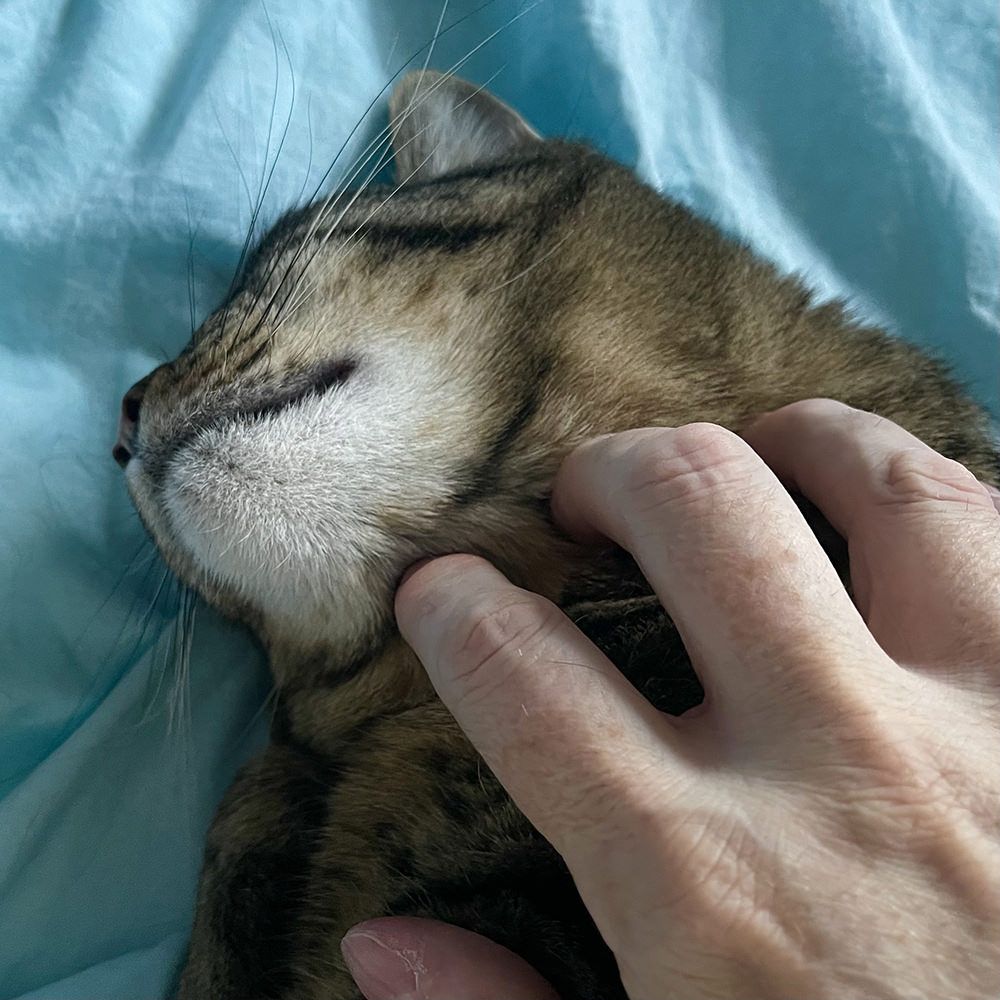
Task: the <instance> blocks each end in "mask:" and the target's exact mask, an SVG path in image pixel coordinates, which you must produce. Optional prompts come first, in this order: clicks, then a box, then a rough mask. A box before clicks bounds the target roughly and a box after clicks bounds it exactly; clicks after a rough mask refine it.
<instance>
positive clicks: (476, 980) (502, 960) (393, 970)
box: [340, 917, 558, 1000]
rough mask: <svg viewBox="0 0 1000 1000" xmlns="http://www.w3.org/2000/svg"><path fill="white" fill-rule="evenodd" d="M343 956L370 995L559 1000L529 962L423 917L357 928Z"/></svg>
mask: <svg viewBox="0 0 1000 1000" xmlns="http://www.w3.org/2000/svg"><path fill="white" fill-rule="evenodd" d="M340 947H341V952H342V954H343V956H344V961H345V962H346V963H347V967H348V969H349V970H350V972H351V975H352V976H353V977H354V980H355V982H356V983H357V984H358V987H359V988H360V989H361V991H362V993H363V994H364V995H365V996H366V997H368V998H370V1000H376V998H378V1000H447V998H450V997H456V996H461V997H465V998H467V1000H487V998H495V997H500V996H502V997H506V998H508V1000H558V998H557V996H556V993H555V991H554V990H553V989H552V987H551V986H550V985H549V983H548V982H546V980H545V979H543V978H542V977H541V976H540V975H539V974H538V973H537V972H536V971H535V970H534V969H533V968H532V967H531V966H530V965H528V963H527V962H525V961H524V959H522V958H521V957H520V956H518V955H516V954H514V952H512V951H509V950H508V949H507V948H504V947H503V946H502V945H499V944H497V943H496V942H494V941H490V940H489V939H488V938H484V937H481V936H480V935H478V934H474V933H473V932H472V931H467V930H464V929H463V928H461V927H455V926H454V925H452V924H446V923H443V922H441V921H438V920H428V919H424V918H419V917H380V918H377V919H374V920H366V921H365V922H364V923H361V924H358V925H356V926H354V927H352V928H351V929H350V930H349V931H348V932H347V933H346V934H345V935H344V938H343V940H342V941H341V944H340Z"/></svg>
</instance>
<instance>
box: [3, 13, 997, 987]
mask: <svg viewBox="0 0 1000 1000" xmlns="http://www.w3.org/2000/svg"><path fill="white" fill-rule="evenodd" d="M440 13H441V5H440V3H439V2H438V0H267V2H266V4H265V3H262V2H260V0H66V2H62V3H60V2H54V0H5V2H3V3H2V4H0V618H2V626H0V996H4V997H38V998H42V997H44V998H50V1000H51V998H67V1000H69V998H98V997H100V998H103V1000H109V998H116V997H122V998H125V997H132V998H136V997H159V996H165V995H167V994H168V993H169V991H170V990H171V989H172V988H173V984H174V983H175V977H176V973H177V969H178V963H179V962H180V960H181V957H182V954H183V949H184V944H185V939H186V934H187V931H188V927H189V924H190V919H191V914H192V906H193V892H194V886H195V883H196V878H197V870H198V865H199V857H200V851H201V844H202V840H203V836H204V832H205V829H206V826H207V824H208V822H209V819H210V817H211V814H212V812H213V809H214V807H215V804H216V803H217V801H218V798H219V796H220V795H221V793H222V791H223V790H224V788H225V786H226V785H227V783H228V782H229V780H230V779H231V777H232V775H233V773H234V772H235V770H236V768H237V767H238V766H239V765H240V764H241V762H242V761H244V760H245V759H246V757H247V756H248V754H250V753H251V752H252V751H253V749H254V748H255V747H256V746H259V745H260V744H261V742H262V740H263V739H264V734H265V731H266V723H267V712H266V709H265V708H262V702H263V698H264V696H265V694H266V692H267V677H266V672H265V670H264V669H263V664H262V661H261V658H260V655H259V653H258V651H257V650H256V648H255V647H254V645H253V644H252V643H251V641H250V640H249V639H248V638H247V637H246V636H245V635H243V634H242V633H241V632H239V631H238V630H236V629H234V628H232V627H231V626H229V625H227V624H226V623H224V622H222V621H220V620H219V618H218V617H217V616H215V615H214V614H213V613H212V612H211V611H209V610H208V609H206V608H204V607H203V606H200V605H199V604H197V603H195V602H192V601H191V600H190V599H188V598H185V597H184V596H183V595H182V594H181V592H180V590H179V588H178V587H177V586H176V585H175V584H174V583H173V582H172V581H171V580H170V579H169V578H168V577H167V576H166V574H165V571H164V569H163V567H162V564H161V563H160V561H159V559H158V557H157V556H156V555H155V553H154V552H153V550H152V548H151V546H150V545H149V543H148V542H147V541H145V540H144V535H143V531H142V528H141V525H140V524H139V522H138V519H137V517H136V516H135V514H134V513H133V512H132V509H131V507H130V505H129V502H128V500H127V498H126V495H125V489H124V485H123V482H122V479H121V476H120V473H119V470H118V469H117V467H116V466H115V465H114V463H113V462H112V461H111V457H110V445H111V443H112V440H113V438H114V432H115V426H116V421H117V408H118V400H119V398H120V395H121V393H122V392H123V391H124V390H125V389H126V388H127V387H128V385H129V384H130V383H131V382H132V381H133V380H134V379H136V378H137V377H139V376H140V375H142V374H144V373H145V372H146V371H147V370H149V369H150V368H151V367H152V366H154V365H155V364H156V363H158V362H159V361H161V360H164V359H166V358H167V357H169V356H172V355H173V354H174V353H176V351H177V350H178V349H179V348H180V347H181V346H182V345H183V343H184V342H185V340H186V338H187V336H188V333H189V329H190V325H191V322H192V316H194V317H195V318H196V319H200V318H201V317H202V316H203V315H204V314H205V312H206V310H208V309H209V308H211V307H212V306H213V304H214V303H216V302H217V301H218V300H219V298H220V297H221V296H222V294H223V293H224V291H225V289H226V286H227V284H228V281H229V278H230V275H231V273H232V270H233V267H234V265H235V263H236V260H237V258H238V256H239V252H240V246H241V244H242V241H243V238H244V235H245V233H246V231H247V228H248V225H249V221H250V216H251V212H252V208H253V204H254V202H255V201H256V200H257V195H258V190H259V188H260V187H261V185H262V179H263V178H265V177H269V183H268V185H267V192H266V196H265V197H264V199H263V215H262V218H263V220H267V219H273V218H275V217H276V216H277V215H278V214H279V213H280V211H281V210H282V208H283V207H285V206H286V205H287V204H289V203H291V202H292V201H294V200H295V199H296V198H298V197H299V195H300V192H302V191H304V190H309V189H310V188H311V187H312V186H314V185H315V184H316V183H317V182H318V181H319V179H320V177H321V175H322V174H323V172H324V171H325V170H326V168H327V167H328V166H329V164H330V162H331V161H332V159H333V157H334V154H335V152H336V150H337V149H338V147H339V146H340V144H341V143H342V142H343V141H344V139H345V137H346V136H347V134H348V132H349V131H350V129H351V128H352V127H353V126H354V125H355V123H356V122H357V121H358V120H359V119H360V118H361V116H362V114H363V113H364V111H365V108H366V107H367V105H368V104H369V102H370V101H372V99H373V98H375V97H376V95H377V94H378V93H379V91H380V89H381V88H382V87H383V86H384V85H385V83H386V82H387V80H388V79H389V78H390V77H391V76H392V74H393V73H394V72H395V71H396V70H397V69H399V68H400V66H402V65H403V64H404V62H405V61H406V59H407V58H408V57H409V56H410V55H411V54H412V53H413V52H414V51H416V50H418V49H419V48H420V47H421V46H422V45H424V44H425V43H426V42H427V41H428V39H429V38H430V36H431V35H432V34H433V32H434V27H435V24H436V23H437V21H438V17H439V14H440ZM453 22H459V23H458V24H457V25H456V26H455V27H453V28H452V29H451V30H449V31H447V32H446V33H444V34H443V35H442V37H441V38H440V39H439V41H438V43H437V45H436V47H435V50H434V52H433V55H432V57H431V65H432V66H434V67H437V68H440V69H447V68H449V67H451V66H452V65H453V64H455V63H456V62H458V61H459V60H461V59H463V57H466V56H467V59H466V61H465V62H464V63H463V65H462V73H463V74H464V75H466V76H468V77H469V78H471V79H474V80H476V81H480V82H486V81H490V86H491V87H492V88H493V89H494V90H495V91H496V92H497V93H499V94H500V95H501V96H502V97H504V98H505V99H506V100H508V101H509V102H510V103H512V104H513V105H515V106H516V107H518V108H519V109H521V110H522V111H523V112H524V113H525V114H526V115H527V116H528V117H529V119H531V120H532V121H533V122H534V124H535V125H536V126H537V127H538V128H539V129H540V130H542V131H543V132H546V133H548V134H553V135H569V136H572V137H577V138H586V139H589V140H591V141H592V142H594V143H596V144H597V145H598V146H600V147H601V148H603V149H604V150H606V151H607V152H608V153H610V154H611V155H613V156H615V157H618V158H620V159H622V160H624V161H626V162H628V163H632V164H635V165H636V166H637V167H638V169H639V170H640V172H641V173H642V174H643V176H645V177H646V178H647V179H648V180H649V181H650V182H652V183H653V184H655V185H656V186H658V187H660V188H662V189H663V190H665V191H668V192H670V193H672V194H673V195H675V196H676V197H679V198H681V199H683V200H684V201H685V202H687V203H688V204H690V205H692V206H693V207H694V208H695V209H697V210H698V211H700V212H703V213H705V214H707V215H708V216H710V217H711V218H713V219H714V220H715V221H717V222H718V223H720V224H721V225H722V226H724V227H725V228H726V229H727V230H729V231H731V232H733V233H736V234H739V235H740V236H741V237H743V238H745V239H746V240H748V241H749V242H750V243H752V244H753V245H754V246H756V247H757V248H758V249H759V250H760V251H761V252H763V253H764V254H766V255H768V256H769V257H771V258H773V259H774V260H775V261H776V262H777V263H778V264H780V265H781V266H782V267H784V268H788V269H794V270H797V271H799V272H801V273H803V274H804V275H805V276H806V277H807V278H808V279H809V280H810V281H811V282H812V283H813V284H814V285H815V286H817V287H818V288H819V289H820V290H821V291H822V292H823V293H824V294H826V295H831V296H833V295H838V296H846V297H847V298H848V299H849V300H850V301H851V302H852V303H854V305H855V306H856V308H857V309H858V311H859V312H860V313H862V314H863V315H865V316H867V317H869V318H871V319H874V320H876V321H880V322H883V323H885V324H887V325H888V326H889V327H890V328H892V329H893V330H895V331H897V332H898V333H899V334H900V335H902V336H904V337H908V338H910V339H912V340H914V341H916V342H918V343H920V344H923V345H926V346H928V347H931V348H933V349H935V350H936V351H938V352H940V353H941V354H943V355H945V356H947V357H948V358H949V359H950V360H951V361H952V363H953V364H954V365H955V367H956V370H957V371H958V373H959V374H960V375H961V377H962V378H964V379H966V380H967V382H968V384H969V385H970V386H971V387H972V389H973V390H974V392H976V394H977V395H978V396H979V397H980V398H981V399H982V400H983V402H984V403H986V404H987V405H988V406H989V407H990V408H991V410H992V411H993V413H994V414H996V413H997V410H998V399H997V373H998V319H997V309H998V282H997V275H998V214H1000V211H998V209H1000V206H998V200H997V191H998V167H997V147H998V107H997V101H998V92H1000V81H998V22H997V7H996V4H995V2H994V0H940V2H937V3H934V4H926V3H916V2H912V0H789V2H784V0H761V2H754V3H748V2H742V0H732V2H725V0H541V2H538V3H535V4H528V3H516V2H512V0H495V2H493V3H488V4H486V5H483V4H482V0H476V2H474V3H473V2H459V0H455V2H452V3H451V4H450V5H449V7H448V9H447V11H446V12H445V15H444V19H443V23H444V24H445V25H450V24H452V23H453ZM494 33H495V34H494ZM491 36H492V37H491ZM480 43H483V44H481V47H479V48H476V46H480ZM422 58H423V57H422V56H421V57H419V58H418V60H417V63H416V65H419V63H420V61H421V60H422ZM384 114H385V109H384V98H382V99H380V101H378V102H376V107H375V109H374V111H373V112H372V114H371V115H369V117H368V118H367V119H365V121H364V123H363V124H362V126H361V128H360V129H359V131H358V134H357V136H356V137H355V140H354V141H353V142H352V143H350V144H349V148H348V153H347V154H346V156H345V158H344V159H343V160H342V162H348V161H349V159H350V155H351V153H352V151H357V150H358V149H359V148H361V146H363V144H364V143H365V142H367V141H368V139H370V138H371V137H372V136H373V135H374V134H375V133H376V131H377V130H378V128H380V127H381V126H382V124H383V123H384ZM286 122H287V129H286ZM279 144H280V154H279V153H278V152H277V150H278V148H279ZM189 279H190V282H189ZM189 292H190V296H189Z"/></svg>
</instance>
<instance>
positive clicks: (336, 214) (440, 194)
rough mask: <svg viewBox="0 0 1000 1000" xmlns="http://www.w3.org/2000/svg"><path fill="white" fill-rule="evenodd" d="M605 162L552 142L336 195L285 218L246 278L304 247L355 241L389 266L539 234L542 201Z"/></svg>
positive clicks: (339, 246)
mask: <svg viewBox="0 0 1000 1000" xmlns="http://www.w3.org/2000/svg"><path fill="white" fill-rule="evenodd" d="M599 159H600V158H599V157H597V156H596V154H594V152H593V151H592V150H589V149H588V148H586V147H584V146H580V145H576V144H570V143H563V142H558V141H554V140H552V141H547V142H539V143H537V148H535V149H533V150H531V151H530V153H528V154H525V155H523V156H521V157H518V158H513V159H510V160H507V161H504V162H500V163H488V164H484V165H481V166H478V167H468V168H465V169H461V170H456V171H453V172H452V173H449V174H446V175H443V176H441V177H435V178H432V179H430V180H412V179H411V180H409V181H407V182H406V183H403V184H379V185H371V186H369V187H368V188H366V189H365V190H364V191H361V192H358V191H351V190H346V191H343V192H338V193H336V194H334V195H331V196H328V197H325V198H321V199H319V200H317V201H315V202H313V203H312V204H310V205H307V206H305V207H303V208H297V209H293V210H292V211H290V212H287V213H286V214H285V215H283V216H282V217H281V218H280V219H279V220H278V221H277V222H276V223H275V224H274V225H273V226H272V227H271V229H270V230H269V232H268V233H267V234H266V235H265V236H264V238H263V239H262V240H261V242H260V244H259V246H258V248H257V250H256V251H255V252H254V253H253V254H252V255H251V258H250V260H249V262H248V265H247V268H246V273H247V274H248V275H252V274H255V273H256V275H257V277H260V272H261V271H262V270H267V269H268V268H269V266H270V264H271V262H272V260H273V258H274V257H275V256H276V255H278V254H281V253H284V252H286V251H288V250H289V249H293V250H297V249H298V248H300V247H302V246H303V244H314V245H319V244H322V246H321V247H320V249H321V250H329V251H335V250H338V249H343V247H344V243H345V242H349V243H350V244H352V245H354V246H358V247H365V248H367V249H369V250H373V251H375V252H376V256H377V257H378V258H379V259H380V260H381V261H383V262H387V261H390V260H392V259H394V258H395V257H397V256H402V255H411V254H413V253H415V252H419V251H446V252H457V251H460V250H463V249H467V248H470V247H472V246H473V245H474V244H476V243H478V242H480V241H482V240H484V239H488V238H490V237H495V236H499V235H501V234H502V233H503V232H505V231H509V230H510V229H512V228H515V229H516V228H518V227H528V226H535V227H537V223H538V219H537V218H536V217H535V216H534V215H533V214H532V208H533V207H536V206H537V204H538V202H539V199H540V198H544V197H545V196H546V195H550V196H551V195H553V194H554V192H556V191H558V190H559V189H560V188H562V187H565V186H567V185H570V186H572V185H573V184H575V183H577V182H578V175H579V174H580V171H581V168H585V169H586V171H587V172H588V173H593V172H594V171H595V168H597V167H598V162H599Z"/></svg>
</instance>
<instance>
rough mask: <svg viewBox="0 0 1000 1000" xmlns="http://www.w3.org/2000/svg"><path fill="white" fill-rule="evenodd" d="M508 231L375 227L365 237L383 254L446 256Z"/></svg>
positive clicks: (484, 226) (479, 226) (481, 226)
mask: <svg viewBox="0 0 1000 1000" xmlns="http://www.w3.org/2000/svg"><path fill="white" fill-rule="evenodd" d="M505 228H506V226H504V225H501V224H489V223H452V224H451V225H445V224H443V223H442V224H435V223H423V224H413V225H404V224H400V225H391V224H388V223H386V224H378V223H373V224H372V225H369V226H366V227H365V228H364V230H363V231H362V235H363V236H364V238H365V240H366V242H367V243H368V244H369V246H371V245H374V246H375V247H377V248H378V249H380V250H388V251H392V252H410V253H417V252H424V251H427V250H439V251H441V252H442V253H460V252H461V251H463V250H467V249H468V248H469V247H471V246H472V245H473V244H475V243H479V242H481V241H482V240H488V239H492V238H493V237H495V236H498V235H499V234H500V233H502V232H503V231H504V229H505Z"/></svg>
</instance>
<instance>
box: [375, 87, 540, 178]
mask: <svg viewBox="0 0 1000 1000" xmlns="http://www.w3.org/2000/svg"><path fill="white" fill-rule="evenodd" d="M389 123H390V127H391V128H392V148H393V152H394V154H395V158H396V180H397V182H398V183H402V182H403V181H406V180H410V179H411V178H412V179H413V180H421V181H426V180H431V179H432V178H434V177H440V176H441V175H442V174H446V173H449V172H450V171H452V170H462V169H463V168H467V167H473V166H480V165H482V164H484V163H490V162H493V161H495V160H501V159H504V158H505V157H507V156H509V155H511V154H512V153H514V152H516V151H517V149H518V148H519V147H521V146H523V145H525V144H526V143H532V142H538V141H539V140H540V139H541V136H539V134H538V133H537V132H536V131H535V130H534V129H533V128H532V127H531V126H530V125H529V124H528V123H527V122H526V121H525V120H524V119H523V118H522V117H521V116H520V115H519V114H518V113H517V112H516V111H515V110H514V109H513V108H511V107H509V106H508V105H506V104H504V103H503V101H500V100H497V98H495V97H494V96H493V95H492V94H488V93H487V92H486V91H485V90H482V89H481V88H479V87H476V86H475V85H473V84H471V83H468V82H466V81H465V80H460V79H459V78H458V77H456V76H445V75H444V74H442V73H436V72H433V71H431V70H425V71H423V72H419V73H410V74H409V75H408V76H405V77H403V79H402V80H401V81H400V82H399V84H398V85H397V86H396V89H395V90H394V91H393V92H392V97H391V98H390V100H389Z"/></svg>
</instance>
